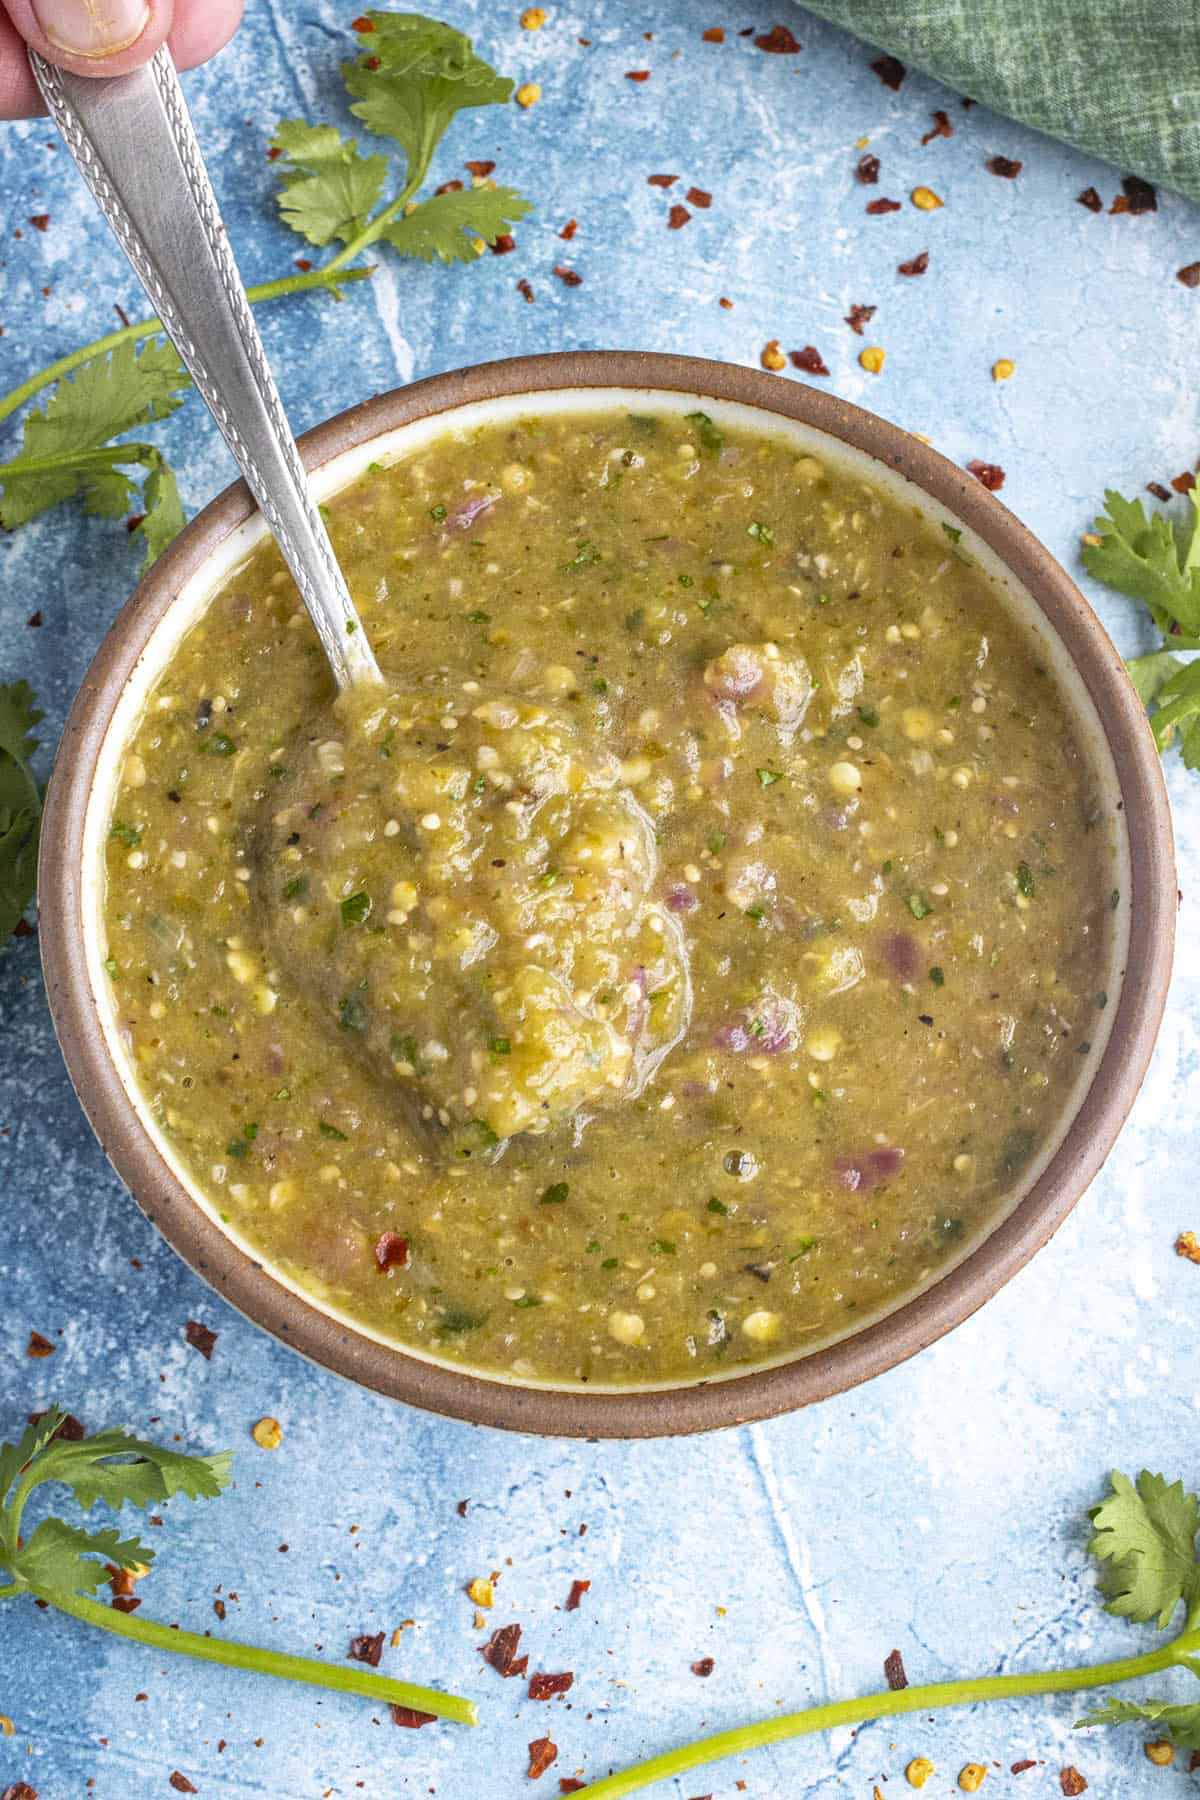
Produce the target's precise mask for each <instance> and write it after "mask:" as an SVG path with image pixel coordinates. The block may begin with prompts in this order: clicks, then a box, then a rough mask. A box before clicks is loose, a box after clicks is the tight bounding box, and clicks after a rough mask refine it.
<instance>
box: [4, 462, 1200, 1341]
mask: <svg viewBox="0 0 1200 1800" xmlns="http://www.w3.org/2000/svg"><path fill="white" fill-rule="evenodd" d="M1195 485H1196V477H1195V476H1194V475H1193V474H1192V471H1191V470H1190V469H1185V470H1184V471H1183V474H1182V475H1172V477H1171V486H1172V487H1173V488H1174V489H1175V492H1176V493H1177V494H1190V493H1191V491H1192V489H1193V488H1194V487H1195ZM30 1354H32V1352H30Z"/></svg>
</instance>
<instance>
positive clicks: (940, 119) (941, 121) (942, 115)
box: [921, 106, 1021, 168]
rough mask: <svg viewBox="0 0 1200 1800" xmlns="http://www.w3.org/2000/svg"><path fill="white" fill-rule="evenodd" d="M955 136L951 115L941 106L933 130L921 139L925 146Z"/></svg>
mask: <svg viewBox="0 0 1200 1800" xmlns="http://www.w3.org/2000/svg"><path fill="white" fill-rule="evenodd" d="M953 136H954V127H953V125H952V124H951V123H950V114H949V113H948V112H943V111H942V109H941V107H940V106H939V107H938V109H937V111H936V112H935V113H934V115H933V130H932V131H927V132H926V133H925V136H924V137H923V138H922V139H921V142H922V143H923V144H932V142H933V140H934V138H940V137H953ZM1020 166H1021V165H1020V163H1018V164H1017V167H1018V168H1020Z"/></svg>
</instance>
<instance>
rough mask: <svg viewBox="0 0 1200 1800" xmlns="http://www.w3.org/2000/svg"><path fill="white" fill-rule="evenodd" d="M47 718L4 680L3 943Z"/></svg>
mask: <svg viewBox="0 0 1200 1800" xmlns="http://www.w3.org/2000/svg"><path fill="white" fill-rule="evenodd" d="M42 716H43V715H42V714H41V713H40V712H39V711H38V709H37V707H36V706H35V705H34V702H33V690H32V689H31V687H30V686H29V683H28V682H27V681H13V682H9V683H7V684H0V943H2V942H3V941H4V939H5V938H7V937H9V936H10V935H11V933H12V932H13V930H14V929H15V928H16V925H17V923H18V921H19V920H20V919H21V917H22V915H23V914H24V912H25V908H26V907H27V906H28V905H29V902H30V901H31V900H32V899H33V896H34V892H35V890H36V887H37V847H38V827H39V824H40V822H41V816H42V795H41V790H40V789H39V787H38V784H37V782H36V781H35V780H34V777H33V774H32V772H31V770H30V768H29V759H30V757H31V756H32V755H33V752H34V751H35V750H36V749H37V739H36V738H35V737H34V736H33V735H32V732H33V727H34V726H35V725H36V724H37V722H38V720H39V719H40V718H41V717H42ZM2 1467H3V1464H2V1463H0V1469H2Z"/></svg>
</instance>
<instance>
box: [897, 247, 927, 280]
mask: <svg viewBox="0 0 1200 1800" xmlns="http://www.w3.org/2000/svg"><path fill="white" fill-rule="evenodd" d="M928 267H929V252H928V250H921V251H920V252H918V254H917V255H916V256H914V257H911V258H910V259H909V261H908V262H902V263H897V264H896V273H897V275H923V274H924V273H925V271H926V269H927V268H928Z"/></svg>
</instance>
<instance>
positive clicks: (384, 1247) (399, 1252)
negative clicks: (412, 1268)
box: [375, 1231, 408, 1275]
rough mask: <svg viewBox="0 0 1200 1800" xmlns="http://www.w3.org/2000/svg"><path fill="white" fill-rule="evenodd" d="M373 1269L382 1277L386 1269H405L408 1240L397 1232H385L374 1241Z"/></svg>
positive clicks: (406, 1265)
mask: <svg viewBox="0 0 1200 1800" xmlns="http://www.w3.org/2000/svg"><path fill="white" fill-rule="evenodd" d="M375 1267H376V1268H377V1269H378V1270H379V1273H380V1274H381V1275H382V1274H383V1273H384V1271H385V1270H386V1269H407V1267H408V1239H407V1238H406V1237H401V1236H400V1233H399V1232H398V1231H385V1232H383V1233H382V1235H381V1236H380V1237H378V1238H377V1239H376V1241H375Z"/></svg>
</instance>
